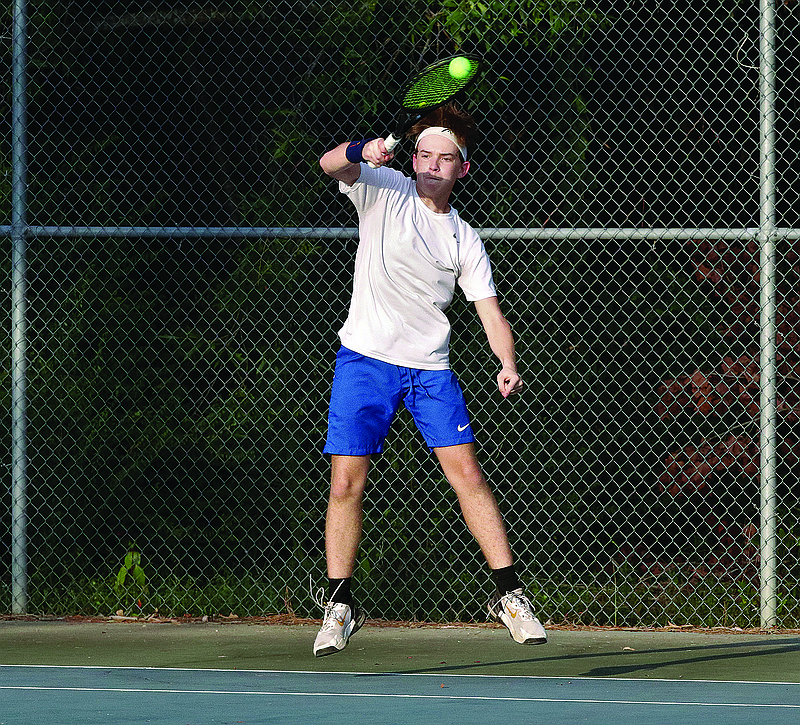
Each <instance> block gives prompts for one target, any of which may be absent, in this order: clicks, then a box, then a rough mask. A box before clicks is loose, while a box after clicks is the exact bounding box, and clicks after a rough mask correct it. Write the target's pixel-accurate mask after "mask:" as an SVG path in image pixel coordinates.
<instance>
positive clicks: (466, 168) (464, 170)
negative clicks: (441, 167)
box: [458, 161, 469, 179]
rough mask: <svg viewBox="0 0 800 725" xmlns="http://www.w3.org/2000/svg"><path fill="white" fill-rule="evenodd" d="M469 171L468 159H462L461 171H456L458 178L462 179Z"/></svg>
mask: <svg viewBox="0 0 800 725" xmlns="http://www.w3.org/2000/svg"><path fill="white" fill-rule="evenodd" d="M468 171H469V161H462V163H461V171H459V172H458V178H459V179H463V178H464V177H465V176H466V175H467V172H468Z"/></svg>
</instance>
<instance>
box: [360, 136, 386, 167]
mask: <svg viewBox="0 0 800 725" xmlns="http://www.w3.org/2000/svg"><path fill="white" fill-rule="evenodd" d="M361 158H363V159H364V161H366V162H367V163H369V164H371V165H372V166H373V167H376V166H384V165H386V164H388V163H389V162H390V161H391V160H392V159H393V158H394V154H393V153H392V152H391V151H387V150H386V144H385V143H384V140H383V139H382V138H374V139H372V141H370V142H369V143H368V144H367V145H366V146H364V148H363V149H362V151H361Z"/></svg>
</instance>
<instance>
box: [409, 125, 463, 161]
mask: <svg viewBox="0 0 800 725" xmlns="http://www.w3.org/2000/svg"><path fill="white" fill-rule="evenodd" d="M426 136H443V137H444V138H446V139H447V140H448V141H452V142H453V143H454V144H455V145H456V146H457V147H458V150H459V151H460V152H461V159H462V160H463V161H466V160H467V149H466V147H465V146H462V145H461V144H460V143H459V142H458V139H457V138H456V135H455V134H454V133H453V132H452V131H451V130H450V129H449V128H444V126H431V127H430V128H426V129H425V130H424V131H423V132H422V133H421V134H420V135H419V136H417V144H416V145H417V146H419V142H420V141H422V139H424V138H425V137H426Z"/></svg>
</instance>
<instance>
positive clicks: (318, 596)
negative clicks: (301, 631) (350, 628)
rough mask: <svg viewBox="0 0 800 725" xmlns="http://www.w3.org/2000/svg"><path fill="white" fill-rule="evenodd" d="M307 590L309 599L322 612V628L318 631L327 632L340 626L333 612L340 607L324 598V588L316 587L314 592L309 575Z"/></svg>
mask: <svg viewBox="0 0 800 725" xmlns="http://www.w3.org/2000/svg"><path fill="white" fill-rule="evenodd" d="M340 586H341V585H340ZM308 588H309V591H310V593H311V598H312V599H313V600H314V604H316V605H317V606H318V607H321V608H322V609H323V610H324V613H323V615H322V627H321V628H320V631H321V632H322V631H327V630H330V629H334V628H336V627H339V626H341V621H340V620H339V618H338V617H337V616H336V611H335V610H336V607H341V606H342V605H341V604H338V603H337V602H331V601H328V599H327V597H326V596H325V594H326V592H325V587H324V586H323V587H318V588H317V590H316V591H314V582H313V580H312V578H311V575H310V574H309V576H308ZM334 594H336V592H334ZM345 606H347V605H345Z"/></svg>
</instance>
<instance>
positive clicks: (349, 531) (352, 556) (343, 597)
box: [314, 455, 370, 657]
mask: <svg viewBox="0 0 800 725" xmlns="http://www.w3.org/2000/svg"><path fill="white" fill-rule="evenodd" d="M369 461H370V457H369V456H336V455H334V456H331V490H330V496H329V498H328V513H327V516H326V518H325V556H326V559H327V564H328V601H327V603H326V604H325V605H324V606H325V613H324V615H323V619H322V627H320V630H319V632H318V633H317V637H316V639H315V640H314V655H315V656H317V657H322V656H323V655H329V654H334V653H336V652H339V651H341V650H343V649H344V648H345V647H346V646H347V643H348V641H349V640H350V637H351V636H352V635H354V634H355V633H356V632H357V631H358V630H359V629H360V628H361V625H363V624H364V620H366V618H367V615H366V612H365V611H364V610H363V609H362V608H361V607H360V606H359V605H358V604H356V603H355V602H354V601H353V597H352V594H351V591H350V583H351V578H352V576H353V569H354V568H355V563H356V555H357V553H358V545H359V543H360V541H361V522H362V519H363V500H364V488H365V487H366V484H367V473H368V472H369Z"/></svg>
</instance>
